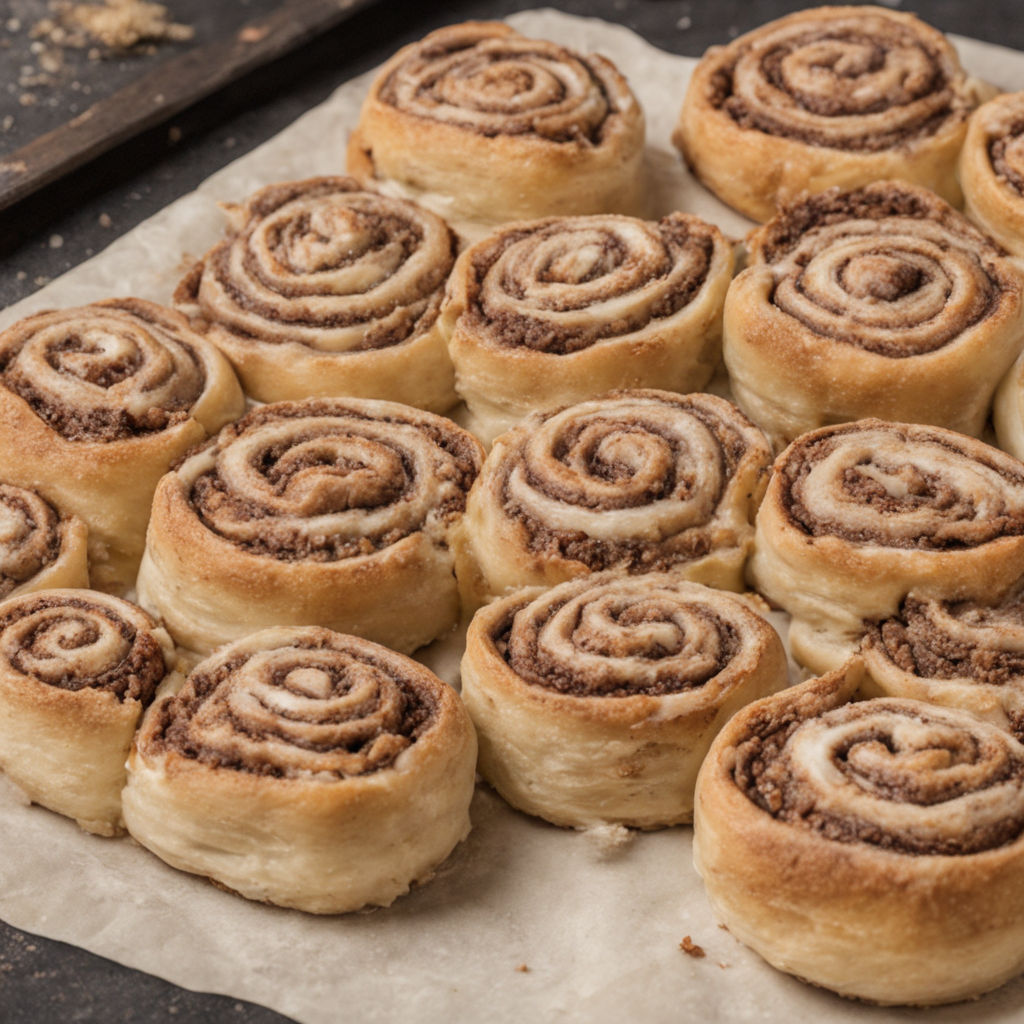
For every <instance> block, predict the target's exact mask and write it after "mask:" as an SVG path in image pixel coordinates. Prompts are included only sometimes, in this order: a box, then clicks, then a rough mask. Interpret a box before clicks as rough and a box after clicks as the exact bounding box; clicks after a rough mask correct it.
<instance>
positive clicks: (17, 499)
mask: <svg viewBox="0 0 1024 1024" xmlns="http://www.w3.org/2000/svg"><path fill="white" fill-rule="evenodd" d="M87 533H88V531H87V529H86V525H85V523H83V522H82V520H81V519H79V518H78V517H77V516H65V515H61V513H60V512H59V511H58V510H57V509H55V508H54V507H53V506H52V505H51V504H50V503H49V502H48V501H46V500H45V499H44V498H41V497H40V496H39V495H38V494H36V492H35V491H30V490H27V489H26V488H24V487H14V486H13V485H11V484H4V483H0V598H5V597H14V596H16V595H18V594H27V593H29V592H30V591H33V590H46V589H53V588H56V587H87V586H89V564H88V555H87V552H86V537H87Z"/></svg>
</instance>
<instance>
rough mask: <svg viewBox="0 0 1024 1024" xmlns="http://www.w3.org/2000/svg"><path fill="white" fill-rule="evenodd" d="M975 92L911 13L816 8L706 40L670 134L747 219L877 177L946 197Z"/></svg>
mask: <svg viewBox="0 0 1024 1024" xmlns="http://www.w3.org/2000/svg"><path fill="white" fill-rule="evenodd" d="M979 98H980V87H979V85H978V83H975V82H972V81H971V80H969V79H968V78H967V76H966V75H965V74H964V71H963V69H962V68H961V67H960V62H959V60H958V59H957V55H956V51H955V50H954V49H953V46H952V45H951V44H950V42H949V41H948V40H947V39H946V38H945V36H943V35H942V33H941V32H939V31H938V30H937V29H934V28H932V27H930V26H929V25H926V24H925V23H924V22H922V21H920V20H919V19H918V18H916V17H914V16H913V15H912V14H904V13H902V12H900V11H892V10H885V9H884V8H881V7H818V8H813V9H810V10H806V11H798V12H796V13H795V14H791V15H789V16H787V17H784V18H780V19H778V20H777V21H772V22H769V23H768V24H766V25H762V26H761V27H760V28H758V29H755V30H754V31H753V32H748V33H747V34H746V35H743V36H740V37H739V38H738V39H736V40H734V41H733V42H731V43H729V45H728V46H716V47H712V48H711V49H710V50H708V52H707V53H706V54H705V55H704V57H703V58H702V59H701V61H700V63H699V64H698V66H697V68H696V70H695V71H694V73H693V77H692V78H691V79H690V85H689V88H688V89H687V92H686V98H685V100H684V102H683V109H682V112H681V113H680V116H679V121H678V124H677V126H676V130H675V134H674V135H673V142H675V144H676V146H677V147H678V148H679V149H680V150H681V151H682V153H683V156H684V158H685V160H686V162H687V163H688V164H689V166H690V167H691V169H692V170H693V171H694V173H695V174H696V175H697V177H698V178H700V180H701V181H702V182H704V184H705V185H707V187H708V188H710V189H711V191H712V192H714V193H715V195H717V196H718V197H719V198H720V199H722V200H723V201H724V202H726V203H728V204H729V205H730V206H733V207H735V208H736V209H737V210H739V211H741V212H742V213H745V214H746V215H747V216H748V217H752V218H753V219H754V220H758V221H765V220H768V218H769V217H771V216H772V215H773V214H774V213H775V210H776V209H777V208H778V207H779V206H781V205H783V204H785V203H788V202H792V200H793V199H795V198H796V197H797V196H799V195H801V194H802V193H808V192H809V193H812V194H814V193H817V192H823V191H824V190H825V189H827V188H830V187H831V186H833V185H838V186H840V187H842V188H855V187H857V186H860V185H866V184H868V183H869V182H871V181H877V180H879V179H886V178H899V179H902V180H904V181H909V182H913V183H914V184H917V185H921V186H923V187H925V188H928V189H931V190H932V191H934V192H937V193H938V194H939V195H941V196H942V197H943V198H944V199H946V200H948V201H949V202H951V203H953V204H954V205H959V204H960V200H961V194H960V188H959V186H958V184H957V180H956V160H957V154H958V153H959V151H960V147H961V145H962V144H963V140H964V136H965V134H966V131H967V118H968V116H969V115H970V113H971V111H972V110H973V109H974V107H976V106H977V104H978V101H979Z"/></svg>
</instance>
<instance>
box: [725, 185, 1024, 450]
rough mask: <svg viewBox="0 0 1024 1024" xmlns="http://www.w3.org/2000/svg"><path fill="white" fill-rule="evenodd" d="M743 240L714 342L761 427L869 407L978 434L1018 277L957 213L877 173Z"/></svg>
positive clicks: (1011, 338) (1021, 305) (1018, 306)
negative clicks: (744, 248)
mask: <svg viewBox="0 0 1024 1024" xmlns="http://www.w3.org/2000/svg"><path fill="white" fill-rule="evenodd" d="M749 248H750V255H751V264H752V265H751V266H749V267H748V268H747V269H746V270H744V271H743V272H742V273H741V274H739V275H738V276H737V278H736V279H735V280H734V281H733V283H732V285H731V286H730V288H729V293H728V295H727V297H726V304H725V327H724V339H723V348H724V356H725V363H726V366H727V368H728V370H729V377H730V380H731V383H732V388H733V393H734V395H735V396H736V400H737V402H738V403H739V405H740V407H741V408H742V409H743V410H744V411H745V412H746V413H747V415H748V416H750V417H751V419H753V420H754V422H755V423H757V424H758V425H759V426H760V427H762V429H764V430H765V431H766V432H767V433H768V434H769V435H771V436H773V437H774V438H776V439H777V440H780V441H781V442H782V443H786V442H788V441H791V440H793V438H794V437H796V436H798V435H799V434H802V433H804V432H805V431H807V430H812V429H814V428H815V427H820V426H824V425H825V424H828V423H841V422H845V421H847V420H855V419H860V418H861V417H865V416H878V417H879V418H881V419H889V420H899V421H903V422H910V423H932V424H935V425H936V426H944V427H949V428H950V429H953V430H959V431H961V432H963V433H965V434H972V435H974V436H978V435H979V434H980V433H981V431H982V428H983V427H984V424H985V420H986V418H987V416H988V410H989V406H990V405H991V401H992V394H993V392H994V391H995V389H996V385H997V384H998V383H999V381H1000V379H1001V378H1002V376H1003V375H1004V374H1005V373H1006V371H1007V370H1008V369H1009V367H1010V365H1011V364H1012V363H1013V361H1014V359H1015V358H1016V356H1017V354H1018V353H1019V352H1020V351H1021V346H1022V345H1024V299H1022V293H1024V274H1022V272H1021V270H1020V269H1019V268H1018V267H1017V266H1016V265H1015V264H1014V262H1013V261H1012V260H1009V259H1006V258H1005V256H1004V254H1003V253H1002V251H1001V250H1000V249H999V248H998V247H997V246H995V245H994V244H993V243H992V241H991V240H990V239H987V238H986V237H985V236H984V235H982V234H981V233H980V232H979V231H978V230H977V229H976V228H975V227H974V226H973V225H972V224H970V223H969V222H968V221H967V220H966V219H965V218H964V217H963V216H961V215H960V214H958V213H957V212H956V211H955V210H953V209H952V208H951V207H949V206H948V205H946V203H944V202H943V201H942V200H940V199H938V198H937V197H936V196H934V195H932V194H931V193H930V192H926V191H925V190H923V189H919V188H914V187H912V186H909V185H904V184H901V183H899V182H878V183H876V184H873V185H869V186H867V187H865V188H863V189H858V190H856V191H853V192H845V193H844V192H838V191H830V192H826V193H825V194H824V195H820V196H814V197H811V198H809V199H806V200H804V201H803V202H800V203H797V204H796V205H794V206H792V207H789V208H788V209H786V210H784V211H783V212H782V213H781V214H779V215H778V216H777V217H776V218H775V219H774V220H772V221H771V222H769V223H768V224H766V225H765V226H764V227H762V228H760V229H759V230H757V231H755V232H753V233H752V234H751V236H750V239H749Z"/></svg>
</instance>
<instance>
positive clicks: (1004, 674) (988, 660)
mask: <svg viewBox="0 0 1024 1024" xmlns="http://www.w3.org/2000/svg"><path fill="white" fill-rule="evenodd" d="M860 649H861V653H862V656H863V659H864V666H865V668H866V669H867V673H868V675H867V678H866V679H865V682H864V683H863V684H862V686H861V692H862V693H863V694H865V695H867V696H891V697H910V698H913V699H914V700H923V701H928V702H929V703H931V704H942V705H944V706H947V707H958V708H963V709H964V710H965V711H971V712H973V713H974V714H976V715H978V717H979V718H984V719H986V720H988V721H990V722H992V723H994V724H995V725H998V726H1000V727H1002V728H1004V729H1009V730H1010V731H1011V732H1013V734H1014V735H1015V736H1016V737H1017V739H1024V594H1022V593H1021V592H1020V591H1019V590H1018V591H1017V592H1015V593H1012V594H1011V595H1009V597H1008V598H1007V599H1006V600H1004V601H1002V602H1000V603H999V604H995V605H992V604H984V603H981V602H978V601H940V600H936V599H935V598H927V599H925V598H918V597H916V596H915V595H913V594H911V595H910V596H909V597H908V598H907V599H906V600H905V601H904V602H903V603H902V604H901V605H900V609H899V611H898V612H897V613H896V614H895V615H893V616H890V617H889V618H887V619H883V620H881V621H875V622H872V623H871V624H870V625H869V627H868V629H867V631H866V633H865V635H864V638H863V640H862V641H861V648H860Z"/></svg>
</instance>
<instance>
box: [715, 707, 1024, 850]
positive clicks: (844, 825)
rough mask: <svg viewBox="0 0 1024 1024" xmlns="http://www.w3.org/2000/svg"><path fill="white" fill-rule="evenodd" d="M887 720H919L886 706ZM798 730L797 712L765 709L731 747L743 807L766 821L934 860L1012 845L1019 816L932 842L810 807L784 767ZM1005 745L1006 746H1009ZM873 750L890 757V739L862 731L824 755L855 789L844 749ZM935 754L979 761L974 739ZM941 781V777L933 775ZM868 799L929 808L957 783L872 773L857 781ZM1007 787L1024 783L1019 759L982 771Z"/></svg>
mask: <svg viewBox="0 0 1024 1024" xmlns="http://www.w3.org/2000/svg"><path fill="white" fill-rule="evenodd" d="M857 707H858V706H857V705H847V706H846V707H845V708H840V709H838V711H837V712H829V713H827V715H826V717H827V716H828V715H832V716H835V717H837V718H838V716H839V715H841V714H849V713H850V712H851V711H852V713H853V714H854V715H856V714H857V713H858V712H857V711H856V710H854V709H856V708H857ZM890 712H891V713H892V714H893V715H899V716H903V717H905V718H908V719H918V720H921V721H927V719H926V718H923V717H921V716H919V715H915V714H914V713H912V712H911V711H909V710H907V709H905V708H898V709H897V708H890ZM802 724H803V720H802V719H801V718H800V717H799V716H798V712H797V711H796V710H794V709H792V708H789V709H787V711H786V712H785V713H784V714H783V715H781V716H777V715H776V713H774V712H773V711H772V709H765V710H762V711H760V712H759V713H757V714H756V715H754V716H753V718H752V719H751V720H750V721H749V722H748V728H749V736H748V738H747V739H745V740H744V741H743V742H742V743H740V744H739V745H738V746H737V748H736V762H735V767H734V768H733V772H732V774H733V780H734V781H735V783H736V785H737V787H738V788H739V789H741V790H742V791H743V792H744V793H745V794H746V795H747V796H748V797H749V799H750V800H751V801H753V802H754V803H755V804H757V806H758V807H760V808H761V809H762V810H763V811H765V812H767V813H768V814H770V815H771V816H772V817H773V818H775V819H777V820H779V821H783V822H785V823H787V824H789V825H792V826H794V827H798V828H805V829H808V830H810V831H813V832H817V833H818V834H820V835H822V836H824V837H825V838H827V839H830V840H832V841H834V842H840V843H866V844H868V845H870V846H877V847H881V848H882V849H886V850H894V851H897V852H899V853H906V854H916V855H930V854H938V855H942V856H959V855H968V854H973V853H981V852H983V851H985V850H992V849H996V848H998V847H1000V846H1005V845H1007V844H1008V843H1011V842H1014V841H1015V840H1016V839H1018V838H1019V837H1020V835H1021V834H1022V833H1024V817H1021V816H1018V817H1010V816H1008V817H1005V818H1001V819H998V820H996V821H995V822H993V823H991V824H984V825H976V826H975V827H972V828H970V829H967V830H965V831H963V832H961V833H959V834H956V835H950V836H945V837H941V838H935V837H931V836H926V835H917V834H915V833H914V832H912V831H911V830H909V829H908V830H905V831H889V830H887V829H886V828H884V827H883V826H882V825H880V824H878V823H876V822H871V821H866V820H863V819H861V818H858V817H856V816H853V815H849V816H841V815H839V814H837V813H835V812H833V811H830V810H828V809H824V808H820V807H817V806H816V805H815V803H814V798H813V794H811V793H809V792H808V790H807V789H806V788H805V787H804V786H802V785H801V784H800V782H799V781H798V780H797V779H796V778H794V774H793V770H792V767H791V766H790V764H789V755H788V752H787V746H788V743H789V740H790V738H791V737H792V736H793V734H794V733H795V732H796V731H797V729H799V728H800V726H801V725H802ZM1009 742H1012V741H1009ZM869 744H878V745H881V746H882V747H884V748H886V749H887V750H888V751H889V752H890V753H895V752H896V747H895V745H894V741H893V740H892V738H891V737H890V736H889V735H887V734H882V733H877V732H873V731H871V730H870V728H868V727H866V728H865V730H864V731H862V732H860V733H858V734H856V735H855V736H854V737H852V738H848V739H847V740H846V742H845V743H843V744H841V745H839V746H837V747H835V748H833V749H832V750H831V758H832V762H833V764H834V765H835V766H836V767H837V768H838V769H839V771H841V772H842V773H843V774H844V775H845V776H846V777H847V778H849V779H850V780H851V782H852V783H853V784H854V785H855V786H857V785H858V779H865V775H864V768H863V766H862V765H860V766H858V767H857V768H856V769H854V768H853V767H852V766H851V765H850V764H849V761H848V758H849V755H850V753H851V751H852V750H854V749H855V748H857V747H858V746H862V745H869ZM933 752H934V753H935V754H937V755H939V756H942V757H945V758H947V759H948V761H949V762H950V763H951V764H958V763H975V762H977V761H979V760H981V759H982V758H983V756H984V753H983V751H982V750H981V748H980V746H979V741H978V740H977V739H976V738H975V737H974V736H973V735H972V734H964V735H963V736H962V737H958V739H957V740H956V741H954V742H953V743H952V744H951V745H949V746H945V747H941V748H935V749H934V751H933ZM936 774H937V775H942V773H936ZM865 781H867V782H869V783H870V785H871V789H872V792H874V793H875V795H876V796H879V797H881V798H884V799H885V800H889V801H892V802H893V803H908V804H917V805H920V806H937V805H941V804H943V803H945V802H947V801H950V800H954V799H956V798H957V797H959V796H962V795H965V793H966V792H967V790H966V789H965V787H964V785H958V784H957V783H955V782H953V783H949V782H948V781H947V780H945V779H944V778H943V779H940V780H938V781H937V780H936V778H935V775H931V776H929V775H928V774H926V776H925V778H923V779H922V780H920V781H919V783H917V784H915V783H914V782H912V781H910V780H909V777H908V776H907V775H905V774H904V775H901V776H900V778H899V779H897V778H889V777H883V776H881V775H879V774H877V773H875V774H874V775H873V776H872V777H870V778H869V779H865ZM1007 781H1014V782H1020V781H1024V759H1022V758H1020V757H1016V756H1013V755H1012V754H1011V755H1010V756H1008V757H1007V758H1006V760H1005V764H1004V766H1003V768H1002V769H1001V770H998V771H994V772H992V773H989V774H988V775H987V776H986V777H985V780H984V783H985V784H986V785H988V786H993V785H998V784H1001V783H1004V782H1007Z"/></svg>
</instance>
